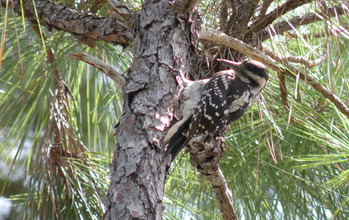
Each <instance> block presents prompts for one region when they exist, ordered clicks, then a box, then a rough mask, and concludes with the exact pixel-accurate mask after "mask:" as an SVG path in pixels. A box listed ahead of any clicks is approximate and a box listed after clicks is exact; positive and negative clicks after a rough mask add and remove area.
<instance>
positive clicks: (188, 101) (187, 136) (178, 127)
mask: <svg viewBox="0 0 349 220" xmlns="http://www.w3.org/2000/svg"><path fill="white" fill-rule="evenodd" d="M218 61H219V62H222V63H223V64H224V65H226V66H227V67H229V68H230V69H228V70H224V71H220V72H217V73H215V74H213V76H212V77H211V78H210V79H202V80H196V81H189V80H186V81H187V82H186V84H187V86H186V87H185V89H184V91H183V94H182V99H183V101H184V102H183V105H182V112H183V118H182V119H181V120H180V121H179V122H177V123H176V124H174V125H173V126H172V127H171V128H170V129H169V131H168V132H167V135H166V137H165V138H164V143H165V145H166V146H167V149H166V152H165V157H167V156H168V155H171V161H173V160H174V158H175V157H176V156H177V154H178V153H179V152H180V151H181V150H182V149H183V148H184V147H185V146H186V145H187V144H188V142H189V141H190V140H191V139H192V138H194V137H197V136H200V135H204V134H212V133H216V132H224V131H225V129H226V128H227V127H228V126H229V125H230V124H231V123H232V122H234V121H236V120H237V119H238V118H240V117H241V116H242V115H243V114H244V112H245V110H246V108H247V107H248V106H249V105H250V103H251V102H252V101H253V100H254V98H255V97H256V96H257V95H258V94H259V93H260V91H261V90H262V89H263V88H264V86H265V84H266V83H267V81H268V72H267V70H266V68H265V66H264V65H263V64H262V63H260V62H258V61H254V60H250V61H244V62H233V61H230V60H224V59H219V60H218Z"/></svg>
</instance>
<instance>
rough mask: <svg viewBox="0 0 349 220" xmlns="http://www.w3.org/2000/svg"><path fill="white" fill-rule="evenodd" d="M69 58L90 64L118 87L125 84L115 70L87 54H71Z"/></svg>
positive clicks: (121, 76)
mask: <svg viewBox="0 0 349 220" xmlns="http://www.w3.org/2000/svg"><path fill="white" fill-rule="evenodd" d="M70 56H71V57H72V58H74V59H77V60H80V61H83V62H85V63H88V64H90V65H91V66H93V67H95V68H97V69H99V70H100V71H102V72H103V73H105V74H106V75H107V76H109V77H110V78H111V79H112V80H114V81H115V82H117V83H118V84H119V86H120V87H123V86H124V85H125V84H126V80H125V77H124V76H123V75H121V74H120V73H119V72H118V71H116V69H114V68H113V67H112V66H110V65H109V64H106V63H105V62H103V61H101V60H99V59H97V58H95V57H93V56H91V55H87V54H83V53H72V54H70Z"/></svg>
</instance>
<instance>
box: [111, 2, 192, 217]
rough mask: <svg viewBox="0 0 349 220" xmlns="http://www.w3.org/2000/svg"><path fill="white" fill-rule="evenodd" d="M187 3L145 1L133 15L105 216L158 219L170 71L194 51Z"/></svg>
mask: <svg viewBox="0 0 349 220" xmlns="http://www.w3.org/2000/svg"><path fill="white" fill-rule="evenodd" d="M190 3H192V2H191V1H182V2H177V3H176V4H171V3H170V2H169V1H167V0H161V1H155V0H154V1H147V2H146V3H144V5H143V9H142V11H141V12H140V14H139V16H138V21H137V25H136V26H137V27H136V28H135V40H134V42H133V52H134V60H133V64H132V66H131V68H130V71H129V74H128V76H129V78H128V82H127V85H126V88H125V92H124V114H123V115H122V117H121V118H120V121H119V124H118V126H117V133H116V136H117V140H118V143H117V146H116V149H115V155H114V159H113V162H112V165H111V183H110V187H109V191H108V196H107V203H106V205H107V206H106V207H107V211H106V213H105V219H133V218H137V219H162V211H163V209H164V206H163V205H162V199H163V194H164V181H165V175H166V168H167V165H166V161H165V162H164V161H163V149H161V143H160V140H161V139H162V137H163V131H164V129H165V128H166V127H167V126H169V123H170V121H171V120H172V117H173V113H172V100H173V94H174V92H175V91H176V83H175V78H174V77H175V75H176V74H177V73H178V72H183V73H187V72H189V70H190V66H191V65H190V59H191V58H192V57H193V56H195V53H194V49H193V47H192V42H191V41H192V39H193V38H192V35H191V33H192V34H194V35H195V33H193V31H191V28H192V27H194V26H193V25H191V24H192V23H190V20H191V14H192V12H191V11H192V10H194V8H192V7H189V6H190V5H195V4H190ZM182 9H186V10H182Z"/></svg>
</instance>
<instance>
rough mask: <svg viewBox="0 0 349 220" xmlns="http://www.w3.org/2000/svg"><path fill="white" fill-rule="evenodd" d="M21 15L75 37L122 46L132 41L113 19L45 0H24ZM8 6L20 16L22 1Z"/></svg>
mask: <svg viewBox="0 0 349 220" xmlns="http://www.w3.org/2000/svg"><path fill="white" fill-rule="evenodd" d="M6 2H7V1H6V0H1V6H2V7H6ZM22 2H23V5H22V6H23V10H24V12H23V13H24V16H25V17H26V19H27V20H29V21H31V22H34V23H37V21H38V20H39V21H40V24H41V25H43V26H45V27H48V28H55V29H58V30H63V31H65V32H68V33H71V34H73V35H75V36H78V37H79V38H80V39H81V38H83V39H87V40H90V41H107V42H112V43H116V44H120V45H123V46H129V45H130V44H131V43H132V41H133V35H132V32H131V30H130V29H129V28H128V27H127V26H125V25H124V24H122V23H120V22H118V21H117V20H116V19H115V18H105V17H98V16H95V15H92V14H90V13H86V12H80V11H77V10H74V9H71V8H67V7H65V6H62V5H59V4H54V3H51V2H48V1H44V0H36V1H35V6H36V11H37V13H38V16H39V18H37V17H36V12H35V9H34V6H33V4H32V1H29V0H23V1H22ZM10 3H11V5H10V7H9V8H11V7H12V8H13V9H14V11H15V12H16V13H17V14H19V15H21V13H22V12H21V3H20V1H19V0H14V1H10Z"/></svg>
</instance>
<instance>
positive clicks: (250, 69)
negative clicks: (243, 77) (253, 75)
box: [245, 63, 257, 71]
mask: <svg viewBox="0 0 349 220" xmlns="http://www.w3.org/2000/svg"><path fill="white" fill-rule="evenodd" d="M245 68H246V69H247V70H249V71H252V70H255V69H256V68H257V67H256V66H255V65H253V64H251V63H245Z"/></svg>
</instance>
